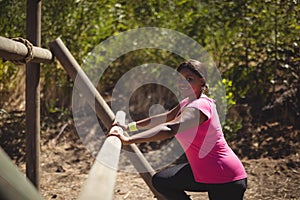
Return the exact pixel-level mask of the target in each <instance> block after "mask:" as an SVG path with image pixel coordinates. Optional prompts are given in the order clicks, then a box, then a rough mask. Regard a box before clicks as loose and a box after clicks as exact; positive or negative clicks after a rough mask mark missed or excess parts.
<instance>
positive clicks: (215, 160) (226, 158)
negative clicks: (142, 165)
mask: <svg viewBox="0 0 300 200" xmlns="http://www.w3.org/2000/svg"><path fill="white" fill-rule="evenodd" d="M180 105H181V108H182V109H184V108H186V107H192V108H196V109H198V110H200V111H201V112H202V113H203V114H205V115H206V116H207V118H208V119H207V120H206V121H205V122H203V123H202V124H200V125H199V126H198V127H191V128H190V129H188V130H185V131H183V132H180V133H177V134H176V136H175V137H176V138H177V140H178V141H179V143H180V144H181V146H182V147H183V149H184V151H185V153H186V156H187V159H188V161H189V163H190V165H191V168H192V171H193V174H194V178H195V180H196V181H197V182H200V183H228V182H232V181H236V180H240V179H243V178H246V177H247V174H246V172H245V169H244V167H243V165H242V163H241V161H240V160H239V159H238V157H237V156H236V155H235V153H234V152H233V151H232V149H231V148H230V147H229V146H228V144H227V142H226V140H225V138H224V135H223V132H222V127H221V124H220V121H219V116H218V113H217V109H216V105H215V103H214V100H213V99H210V98H208V97H207V96H205V95H202V96H201V97H200V98H199V99H196V100H194V101H192V102H189V99H188V98H187V99H184V100H183V101H182V102H181V104H180Z"/></svg>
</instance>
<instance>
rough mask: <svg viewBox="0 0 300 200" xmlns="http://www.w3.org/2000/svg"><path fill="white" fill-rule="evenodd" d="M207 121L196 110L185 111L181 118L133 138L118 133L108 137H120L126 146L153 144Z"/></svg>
mask: <svg viewBox="0 0 300 200" xmlns="http://www.w3.org/2000/svg"><path fill="white" fill-rule="evenodd" d="M205 120H207V117H206V116H205V115H204V114H203V113H202V112H201V111H199V110H197V109H195V108H187V109H185V110H184V111H183V112H182V113H181V115H180V116H178V117H176V118H175V119H173V120H172V121H169V122H166V123H163V124H160V125H158V126H155V127H154V128H151V129H149V130H146V131H143V132H141V133H138V134H136V135H133V136H129V137H127V136H124V135H123V134H119V133H118V132H117V131H113V132H110V133H109V135H108V136H110V135H115V136H118V137H119V138H120V139H121V141H122V143H123V144H125V145H128V144H132V143H142V142H152V141H157V140H164V139H167V138H171V137H172V136H174V135H176V133H177V132H182V131H184V130H187V129H189V128H192V127H196V126H199V125H200V124H201V123H203V122H204V121H205Z"/></svg>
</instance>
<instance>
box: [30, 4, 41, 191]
mask: <svg viewBox="0 0 300 200" xmlns="http://www.w3.org/2000/svg"><path fill="white" fill-rule="evenodd" d="M41 4H42V2H41V1H39V0H27V9H26V13H27V16H26V36H27V39H28V40H29V41H30V42H31V43H32V44H33V45H34V46H41ZM39 82H40V64H39V63H28V64H27V65H26V175H27V177H28V179H29V180H30V181H31V182H32V183H33V185H34V186H35V187H36V188H37V190H39V189H40V86H39Z"/></svg>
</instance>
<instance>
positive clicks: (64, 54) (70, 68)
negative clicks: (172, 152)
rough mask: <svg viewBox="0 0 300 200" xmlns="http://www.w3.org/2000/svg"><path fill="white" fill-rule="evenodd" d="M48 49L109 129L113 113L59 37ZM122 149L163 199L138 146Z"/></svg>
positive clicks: (133, 145) (162, 199)
mask: <svg viewBox="0 0 300 200" xmlns="http://www.w3.org/2000/svg"><path fill="white" fill-rule="evenodd" d="M50 49H51V51H52V52H53V54H54V55H55V57H56V58H57V59H58V60H59V62H60V63H61V64H62V66H63V67H64V69H65V70H66V71H67V73H68V74H69V76H70V77H71V78H72V79H73V81H75V79H76V82H77V81H78V82H79V84H78V87H79V88H78V89H79V91H80V92H81V93H82V94H83V96H84V97H85V98H86V100H87V102H88V103H89V105H90V106H91V108H94V111H95V113H96V115H97V116H98V117H99V119H100V120H101V121H102V123H103V124H104V126H105V127H106V128H107V129H109V128H110V127H111V124H112V122H113V120H114V118H115V116H114V113H113V112H112V110H111V109H110V107H109V106H108V105H107V103H106V102H105V101H104V99H103V98H102V96H101V95H100V93H99V92H98V90H97V89H96V87H95V86H94V85H93V83H92V82H91V81H90V80H89V78H88V77H87V75H86V74H85V73H84V71H83V70H82V69H81V67H80V66H79V64H78V63H77V61H76V60H75V58H74V57H73V56H72V54H71V53H70V51H69V50H68V49H67V47H66V46H65V45H64V43H63V42H62V41H61V39H60V38H57V39H56V40H55V41H53V42H52V43H51V44H50ZM123 149H124V150H126V151H127V153H126V154H127V155H128V158H129V159H130V161H131V163H132V164H133V166H134V167H135V168H136V169H137V171H138V172H139V173H140V175H141V177H142V178H143V180H144V181H145V183H146V184H147V185H148V187H149V188H150V189H151V191H152V192H153V193H154V195H155V196H156V197H157V199H159V200H164V199H165V198H164V197H163V196H162V195H161V194H160V193H159V192H157V191H156V190H155V188H154V187H153V185H152V175H153V174H154V173H155V171H154V169H153V168H152V167H151V165H150V164H149V163H148V161H147V160H146V158H145V157H144V156H143V154H142V153H141V151H140V150H139V148H138V147H137V146H136V145H135V144H131V145H127V146H124V147H123Z"/></svg>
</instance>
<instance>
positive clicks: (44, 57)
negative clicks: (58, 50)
mask: <svg viewBox="0 0 300 200" xmlns="http://www.w3.org/2000/svg"><path fill="white" fill-rule="evenodd" d="M27 54H28V49H27V47H26V46H25V44H23V43H21V42H17V41H14V40H12V39H8V38H5V37H2V36H0V57H1V58H3V59H5V60H11V61H12V60H16V61H18V60H22V59H24V58H25V57H26V55H27ZM32 54H33V59H32V60H31V61H30V62H34V63H51V62H53V60H54V57H53V54H52V53H51V51H49V50H48V49H43V48H41V47H36V46H33V48H32Z"/></svg>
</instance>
